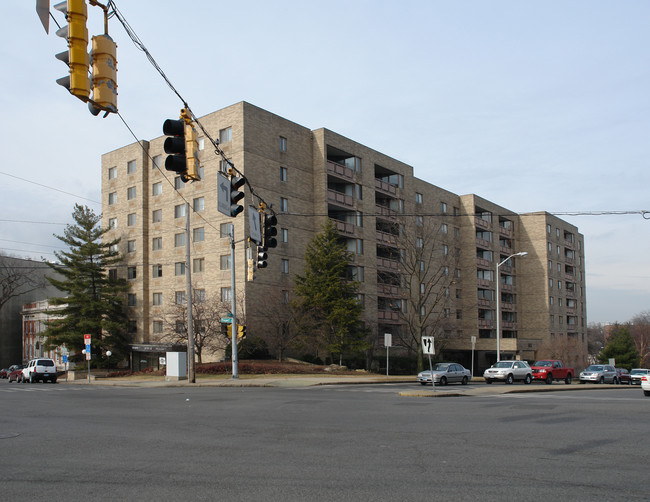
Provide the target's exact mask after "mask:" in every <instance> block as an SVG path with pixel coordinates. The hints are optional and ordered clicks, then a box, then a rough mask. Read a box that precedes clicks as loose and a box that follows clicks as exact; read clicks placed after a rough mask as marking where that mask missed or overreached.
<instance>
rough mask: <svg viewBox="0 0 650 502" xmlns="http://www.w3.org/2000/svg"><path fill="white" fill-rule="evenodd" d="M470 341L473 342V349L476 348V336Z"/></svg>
mask: <svg viewBox="0 0 650 502" xmlns="http://www.w3.org/2000/svg"><path fill="white" fill-rule="evenodd" d="M470 340H471V341H472V348H474V347H475V346H476V336H474V335H472V336H471V337H470Z"/></svg>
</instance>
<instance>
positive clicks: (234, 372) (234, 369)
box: [230, 225, 239, 378]
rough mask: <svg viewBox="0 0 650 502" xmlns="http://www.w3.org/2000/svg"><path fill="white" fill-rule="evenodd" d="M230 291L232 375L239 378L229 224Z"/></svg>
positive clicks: (232, 237) (232, 244) (232, 229)
mask: <svg viewBox="0 0 650 502" xmlns="http://www.w3.org/2000/svg"><path fill="white" fill-rule="evenodd" d="M230 293H231V295H232V297H231V307H230V310H231V311H232V323H231V325H232V329H231V334H232V344H231V347H232V377H233V378H239V361H238V358H237V295H236V294H235V225H230Z"/></svg>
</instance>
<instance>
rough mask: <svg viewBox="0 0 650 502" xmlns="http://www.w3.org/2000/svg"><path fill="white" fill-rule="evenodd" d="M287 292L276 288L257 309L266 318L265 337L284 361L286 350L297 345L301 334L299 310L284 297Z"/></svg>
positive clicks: (278, 356)
mask: <svg viewBox="0 0 650 502" xmlns="http://www.w3.org/2000/svg"><path fill="white" fill-rule="evenodd" d="M285 294H286V293H284V292H282V291H280V290H277V289H276V290H274V291H273V292H272V293H270V294H268V295H266V296H265V301H264V302H263V303H260V304H259V305H258V306H257V308H256V311H255V314H256V315H257V316H258V317H260V318H263V319H264V327H265V339H266V340H267V341H268V344H269V348H270V349H271V352H272V353H274V354H276V355H277V358H278V361H282V360H283V359H284V356H285V354H286V352H287V351H288V350H290V349H292V348H295V347H296V346H297V344H298V341H299V339H300V336H301V331H300V330H299V329H297V323H296V320H297V316H299V312H297V311H296V309H293V308H291V305H290V304H289V302H288V298H284V297H283V295H285Z"/></svg>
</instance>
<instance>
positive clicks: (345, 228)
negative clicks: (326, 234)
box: [330, 218, 354, 237]
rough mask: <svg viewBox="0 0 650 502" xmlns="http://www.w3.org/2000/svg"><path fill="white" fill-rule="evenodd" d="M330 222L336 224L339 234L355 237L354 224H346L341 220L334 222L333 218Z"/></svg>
mask: <svg viewBox="0 0 650 502" xmlns="http://www.w3.org/2000/svg"><path fill="white" fill-rule="evenodd" d="M330 221H331V222H332V223H334V227H336V231H337V232H338V233H340V234H343V235H348V236H350V237H354V224H352V223H346V222H344V221H340V220H334V219H332V218H330Z"/></svg>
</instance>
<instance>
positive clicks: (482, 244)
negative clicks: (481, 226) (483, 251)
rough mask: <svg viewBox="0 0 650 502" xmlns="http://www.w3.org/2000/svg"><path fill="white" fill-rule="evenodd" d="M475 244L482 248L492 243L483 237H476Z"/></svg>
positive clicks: (488, 246)
mask: <svg viewBox="0 0 650 502" xmlns="http://www.w3.org/2000/svg"><path fill="white" fill-rule="evenodd" d="M476 245H477V246H480V247H482V248H487V249H490V246H491V245H492V243H491V242H490V241H486V240H485V239H481V238H480V237H477V238H476Z"/></svg>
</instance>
